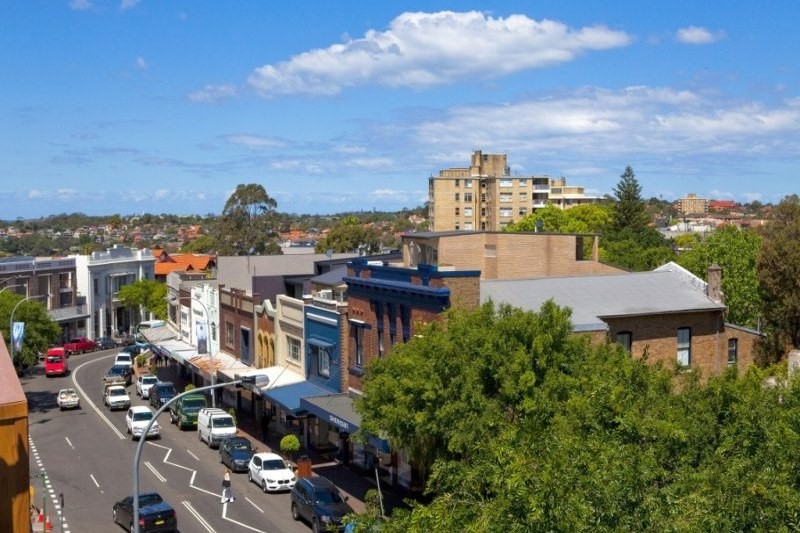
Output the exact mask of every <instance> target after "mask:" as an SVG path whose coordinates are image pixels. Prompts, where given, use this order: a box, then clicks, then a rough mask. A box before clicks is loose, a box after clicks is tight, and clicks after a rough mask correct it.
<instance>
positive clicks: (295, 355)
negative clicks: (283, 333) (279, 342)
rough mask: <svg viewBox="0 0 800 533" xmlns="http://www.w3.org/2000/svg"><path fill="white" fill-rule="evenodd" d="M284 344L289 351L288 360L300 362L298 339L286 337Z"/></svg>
mask: <svg viewBox="0 0 800 533" xmlns="http://www.w3.org/2000/svg"><path fill="white" fill-rule="evenodd" d="M286 344H287V347H288V352H289V354H288V355H289V360H290V361H294V362H295V363H299V362H300V340H299V339H295V338H294V337H286Z"/></svg>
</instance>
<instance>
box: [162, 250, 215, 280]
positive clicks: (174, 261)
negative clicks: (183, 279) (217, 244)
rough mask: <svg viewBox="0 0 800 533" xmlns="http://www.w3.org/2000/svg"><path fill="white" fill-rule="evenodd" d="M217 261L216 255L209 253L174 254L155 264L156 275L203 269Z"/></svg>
mask: <svg viewBox="0 0 800 533" xmlns="http://www.w3.org/2000/svg"><path fill="white" fill-rule="evenodd" d="M215 263H216V257H215V256H213V255H207V254H173V255H170V256H168V257H166V258H165V259H164V260H163V261H161V262H158V261H157V262H156V264H155V274H156V276H166V275H167V274H169V273H170V272H175V271H176V270H186V271H189V272H191V271H203V270H208V269H209V268H210V267H211V266H213V265H214V264H215Z"/></svg>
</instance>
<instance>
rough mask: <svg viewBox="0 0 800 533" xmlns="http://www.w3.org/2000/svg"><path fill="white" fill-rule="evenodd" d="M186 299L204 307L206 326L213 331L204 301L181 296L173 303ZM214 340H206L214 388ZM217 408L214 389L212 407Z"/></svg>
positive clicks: (212, 391) (215, 374)
mask: <svg viewBox="0 0 800 533" xmlns="http://www.w3.org/2000/svg"><path fill="white" fill-rule="evenodd" d="M184 298H189V299H190V300H194V301H195V302H197V303H199V304H200V305H201V306H202V307H203V311H205V314H206V326H207V327H208V328H209V329H211V315H210V314H209V312H208V307H206V304H204V303H203V301H202V300H200V299H199V298H195V297H194V296H188V297H187V296H184V297H183V298H181V297H180V296H175V297H174V298H173V301H178V302H179V301H180V300H182V299H184ZM190 310H191V309H190ZM191 327H192V322H191V321H190V322H189V328H191ZM190 333H193V332H192V331H190ZM206 335H208V333H206ZM212 340H213V339H206V343H207V345H208V348H207V349H208V358H209V367H210V368H209V374H211V385H212V386H213V385H214V384H215V383H216V381H217V380H216V376H217V368H216V367H215V366H214V343H213V342H211V341H212ZM216 406H217V401H216V394H214V389H211V407H216Z"/></svg>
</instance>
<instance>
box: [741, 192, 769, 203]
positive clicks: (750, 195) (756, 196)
mask: <svg viewBox="0 0 800 533" xmlns="http://www.w3.org/2000/svg"><path fill="white" fill-rule="evenodd" d="M740 196H741V197H742V198H744V201H745V203H748V204H750V203H753V202H761V201H763V199H764V195H763V194H762V193H760V192H743V193H742V194H741V195H740Z"/></svg>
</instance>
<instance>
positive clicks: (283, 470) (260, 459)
mask: <svg viewBox="0 0 800 533" xmlns="http://www.w3.org/2000/svg"><path fill="white" fill-rule="evenodd" d="M247 479H249V480H250V481H251V482H253V483H255V484H256V485H258V486H260V487H261V490H263V491H264V492H277V491H279V490H292V487H294V485H295V481H296V480H297V477H296V476H295V474H294V470H292V469H291V468H290V467H289V465H288V464H287V463H286V461H284V460H283V458H282V457H281V456H280V455H278V454H276V453H268V452H262V453H256V454H254V455H253V457H251V458H250V463H249V464H248V465H247Z"/></svg>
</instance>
